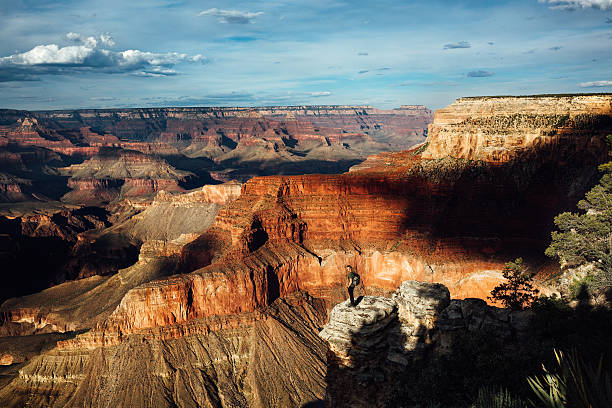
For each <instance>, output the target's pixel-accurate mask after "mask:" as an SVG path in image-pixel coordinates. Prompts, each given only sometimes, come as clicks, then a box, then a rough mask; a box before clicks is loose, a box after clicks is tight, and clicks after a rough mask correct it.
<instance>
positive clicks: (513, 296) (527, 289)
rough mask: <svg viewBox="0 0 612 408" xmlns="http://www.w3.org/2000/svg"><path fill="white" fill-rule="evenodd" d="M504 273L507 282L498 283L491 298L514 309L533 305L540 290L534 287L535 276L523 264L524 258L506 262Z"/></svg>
mask: <svg viewBox="0 0 612 408" xmlns="http://www.w3.org/2000/svg"><path fill="white" fill-rule="evenodd" d="M502 273H503V275H504V278H505V279H506V282H503V283H500V284H499V285H497V286H496V287H495V288H494V289H493V290H492V291H491V296H489V299H490V300H492V301H495V302H501V304H502V305H503V306H504V307H509V308H511V309H514V310H520V309H523V308H525V307H529V306H531V305H532V304H533V302H534V301H535V300H536V299H537V295H538V292H539V291H538V290H537V289H535V288H534V287H533V276H532V275H531V274H530V273H529V272H528V271H527V268H525V266H524V265H523V259H522V258H517V259H516V260H515V261H514V262H508V263H506V266H505V267H504V270H503V272H502Z"/></svg>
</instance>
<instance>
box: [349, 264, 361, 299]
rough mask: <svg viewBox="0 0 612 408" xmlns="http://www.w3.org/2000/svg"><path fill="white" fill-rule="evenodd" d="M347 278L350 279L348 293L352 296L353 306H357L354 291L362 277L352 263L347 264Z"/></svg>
mask: <svg viewBox="0 0 612 408" xmlns="http://www.w3.org/2000/svg"><path fill="white" fill-rule="evenodd" d="M346 279H347V280H348V293H349V297H350V298H351V306H356V304H355V297H354V296H353V291H354V290H355V286H357V285H359V282H360V281H361V277H360V276H359V274H358V273H357V272H355V271H354V270H353V267H352V266H351V265H346Z"/></svg>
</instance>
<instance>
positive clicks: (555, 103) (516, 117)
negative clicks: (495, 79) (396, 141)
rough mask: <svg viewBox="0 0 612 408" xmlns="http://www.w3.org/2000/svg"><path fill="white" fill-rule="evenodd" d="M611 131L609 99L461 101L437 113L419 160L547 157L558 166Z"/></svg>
mask: <svg viewBox="0 0 612 408" xmlns="http://www.w3.org/2000/svg"><path fill="white" fill-rule="evenodd" d="M611 129H612V95H610V94H601V95H560V96H556V95H542V96H532V97H522V96H518V97H517V96H508V97H481V98H460V99H458V100H457V101H456V102H455V103H453V104H451V105H449V106H448V107H446V108H444V109H440V110H438V111H437V112H436V114H435V117H434V123H433V124H431V125H430V127H429V134H428V138H427V142H428V146H427V149H426V150H425V151H424V152H423V158H426V159H434V158H442V157H445V156H451V157H454V158H460V159H468V160H483V161H486V162H491V163H506V162H509V161H511V160H512V159H515V158H517V157H521V156H525V155H527V156H529V157H537V159H539V160H542V159H545V157H544V156H545V155H546V156H548V157H546V159H548V160H550V159H553V157H554V159H556V160H558V161H559V162H561V163H563V162H566V161H567V160H572V159H573V156H574V155H575V153H576V152H577V151H584V150H589V149H596V148H597V144H596V143H595V144H594V141H595V140H594V139H599V138H601V136H602V135H606V134H608V133H609V132H610V130H611ZM457 136H460V137H457ZM551 156H552V157H551Z"/></svg>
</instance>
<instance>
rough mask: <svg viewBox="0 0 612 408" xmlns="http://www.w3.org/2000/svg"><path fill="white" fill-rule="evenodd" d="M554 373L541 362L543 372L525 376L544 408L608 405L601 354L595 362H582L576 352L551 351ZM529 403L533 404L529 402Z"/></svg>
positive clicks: (611, 390)
mask: <svg viewBox="0 0 612 408" xmlns="http://www.w3.org/2000/svg"><path fill="white" fill-rule="evenodd" d="M554 353H555V360H556V362H557V366H558V370H557V372H551V371H549V370H548V369H547V368H546V367H545V366H544V365H542V369H543V370H544V374H542V375H540V376H534V377H528V378H527V382H528V383H529V386H530V387H531V389H532V390H533V392H534V393H535V394H536V397H537V398H538V399H539V401H540V402H541V403H542V404H544V406H545V407H547V408H565V407H571V408H610V407H612V382H611V381H610V376H609V374H608V373H607V372H606V371H605V370H604V368H603V356H602V357H601V358H600V359H599V362H598V364H596V365H593V364H589V363H586V362H585V361H584V360H583V359H582V358H581V357H580V355H579V354H578V352H577V351H575V350H574V351H572V352H570V353H568V354H567V355H566V354H565V353H563V352H562V351H559V350H554ZM532 405H533V406H537V405H536V404H535V403H534V402H532Z"/></svg>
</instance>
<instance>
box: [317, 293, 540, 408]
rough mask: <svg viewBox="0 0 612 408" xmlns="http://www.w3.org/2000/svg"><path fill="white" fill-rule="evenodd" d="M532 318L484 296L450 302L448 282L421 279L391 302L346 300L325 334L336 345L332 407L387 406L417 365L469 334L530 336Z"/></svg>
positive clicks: (331, 362) (330, 376)
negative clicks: (489, 301)
mask: <svg viewBox="0 0 612 408" xmlns="http://www.w3.org/2000/svg"><path fill="white" fill-rule="evenodd" d="M530 317H531V316H530V313H529V312H522V311H521V312H511V311H509V310H506V309H498V308H495V307H491V306H488V305H487V304H486V302H484V301H482V300H480V299H466V300H452V301H450V300H449V292H448V289H447V288H446V287H444V286H443V285H440V284H431V283H425V282H417V281H406V282H403V283H402V284H401V285H400V287H399V288H398V289H397V291H396V292H395V293H394V294H393V296H392V298H384V297H375V296H366V297H364V298H363V300H362V302H361V303H360V304H359V306H357V307H354V308H353V307H350V306H349V305H348V303H347V302H343V303H340V304H338V305H336V306H335V307H334V308H333V310H332V312H331V314H330V317H329V322H328V323H327V324H326V325H325V327H324V328H323V330H322V331H321V332H320V333H319V336H321V337H322V338H323V339H324V340H326V341H327V342H328V345H329V352H328V358H327V369H328V371H327V394H326V403H327V406H329V407H332V408H335V407H383V406H386V405H385V403H386V402H385V401H386V400H387V398H389V397H390V396H391V393H393V390H394V387H396V386H397V385H399V384H398V381H400V380H399V378H401V377H400V376H399V374H400V373H401V372H402V371H404V370H409V369H410V367H411V365H412V364H414V363H415V362H416V361H417V360H425V361H427V359H429V358H431V357H432V356H435V355H440V354H443V353H446V352H448V351H449V347H450V345H451V344H452V341H453V339H455V338H458V336H459V335H462V334H464V333H466V332H467V333H470V332H471V333H474V334H476V333H488V334H490V335H492V336H496V337H498V338H507V337H509V336H511V335H515V336H516V335H517V333H518V335H521V334H522V335H523V336H524V335H525V334H526V333H527V330H528V325H529V322H530Z"/></svg>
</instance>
